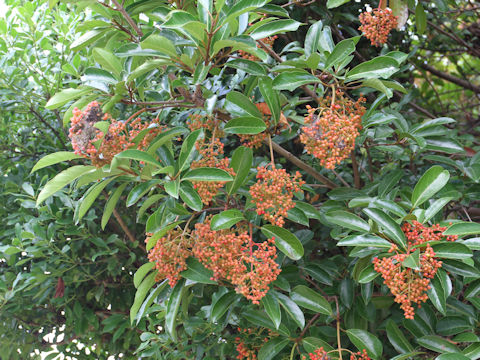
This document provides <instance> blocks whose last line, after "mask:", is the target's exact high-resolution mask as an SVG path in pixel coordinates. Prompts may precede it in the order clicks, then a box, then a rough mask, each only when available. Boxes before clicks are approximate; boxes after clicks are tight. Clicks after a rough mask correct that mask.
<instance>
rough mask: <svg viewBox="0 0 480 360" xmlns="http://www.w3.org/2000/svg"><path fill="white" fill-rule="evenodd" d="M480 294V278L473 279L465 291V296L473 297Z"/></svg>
mask: <svg viewBox="0 0 480 360" xmlns="http://www.w3.org/2000/svg"><path fill="white" fill-rule="evenodd" d="M478 295H480V280H475V281H472V282H471V283H470V284H469V285H468V288H467V289H466V290H465V292H464V293H463V296H464V297H465V298H472V297H476V296H478Z"/></svg>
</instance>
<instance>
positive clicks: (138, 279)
mask: <svg viewBox="0 0 480 360" xmlns="http://www.w3.org/2000/svg"><path fill="white" fill-rule="evenodd" d="M154 267H155V263H154V262H148V263H146V264H143V265H142V266H140V267H139V268H138V270H137V271H135V274H133V285H135V288H138V287H139V286H140V284H141V283H142V280H143V279H144V278H145V276H146V275H147V274H148V273H149V272H150V270H152V269H153V268H154Z"/></svg>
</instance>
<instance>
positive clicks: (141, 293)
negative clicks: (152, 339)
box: [130, 272, 157, 323]
mask: <svg viewBox="0 0 480 360" xmlns="http://www.w3.org/2000/svg"><path fill="white" fill-rule="evenodd" d="M156 275H157V274H156V272H152V273H151V274H150V275H148V276H147V277H146V278H144V279H143V281H142V282H141V284H140V285H139V286H138V288H137V292H136V293H135V299H134V300H133V305H132V307H131V308H130V323H133V320H134V319H135V316H137V313H138V310H139V309H140V306H142V303H143V300H145V297H146V296H147V292H148V291H149V290H150V289H151V288H152V286H153V284H155V276H156Z"/></svg>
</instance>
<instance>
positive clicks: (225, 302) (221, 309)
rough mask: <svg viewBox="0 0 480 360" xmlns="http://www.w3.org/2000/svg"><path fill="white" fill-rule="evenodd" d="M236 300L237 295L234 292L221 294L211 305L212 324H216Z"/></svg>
mask: <svg viewBox="0 0 480 360" xmlns="http://www.w3.org/2000/svg"><path fill="white" fill-rule="evenodd" d="M236 299H238V294H236V293H235V292H234V291H230V292H227V293H226V294H223V295H222V296H221V297H220V299H218V300H217V301H216V302H215V303H214V304H213V305H212V310H211V315H210V316H211V319H212V322H214V323H216V322H218V320H220V318H221V317H222V316H223V315H224V314H225V313H226V312H227V310H228V309H229V308H231V306H232V304H233V302H234V301H235V300H236Z"/></svg>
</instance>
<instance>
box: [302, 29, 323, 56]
mask: <svg viewBox="0 0 480 360" xmlns="http://www.w3.org/2000/svg"><path fill="white" fill-rule="evenodd" d="M322 27H323V23H322V21H321V20H319V21H317V22H316V23H313V24H312V25H311V26H310V27H309V28H308V31H307V36H306V37H305V46H304V48H305V57H306V58H308V57H309V56H310V55H312V54H313V53H315V52H316V51H317V48H318V42H319V40H320V36H321V32H322Z"/></svg>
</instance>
